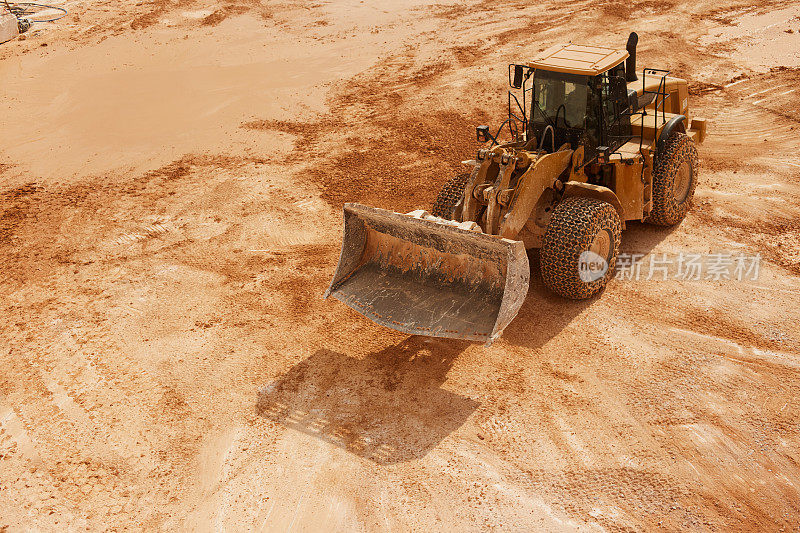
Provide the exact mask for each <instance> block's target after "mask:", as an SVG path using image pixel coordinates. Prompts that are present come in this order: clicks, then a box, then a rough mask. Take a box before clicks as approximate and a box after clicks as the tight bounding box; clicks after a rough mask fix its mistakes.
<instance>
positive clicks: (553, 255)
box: [540, 197, 622, 300]
mask: <svg viewBox="0 0 800 533" xmlns="http://www.w3.org/2000/svg"><path fill="white" fill-rule="evenodd" d="M621 235H622V225H621V224H620V221H619V215H618V214H617V210H616V209H615V208H614V206H612V205H611V204H609V203H608V202H604V201H602V200H598V199H596V198H583V197H571V198H566V199H565V200H564V201H562V202H561V203H560V204H558V205H557V206H556V208H555V210H553V215H552V217H551V218H550V222H549V223H548V225H547V230H546V232H545V236H544V244H543V246H542V250H541V254H540V258H541V270H542V279H543V280H544V284H545V285H546V286H547V288H549V289H550V290H551V291H553V292H555V293H556V294H558V295H560V296H563V297H565V298H571V299H573V300H581V299H583V298H589V297H590V296H593V295H594V294H596V293H597V292H599V291H600V290H601V289H602V288H603V287H605V286H606V283H608V280H609V279H611V276H612V275H613V272H614V266H615V264H616V261H617V253H618V252H619V244H620V238H621Z"/></svg>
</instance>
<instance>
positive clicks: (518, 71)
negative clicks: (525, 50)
mask: <svg viewBox="0 0 800 533" xmlns="http://www.w3.org/2000/svg"><path fill="white" fill-rule="evenodd" d="M524 74H525V72H524V69H523V68H522V65H514V81H513V83H512V84H511V87H513V88H514V89H519V88H520V87H522V78H523V75H524Z"/></svg>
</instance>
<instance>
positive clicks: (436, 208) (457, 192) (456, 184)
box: [431, 173, 470, 220]
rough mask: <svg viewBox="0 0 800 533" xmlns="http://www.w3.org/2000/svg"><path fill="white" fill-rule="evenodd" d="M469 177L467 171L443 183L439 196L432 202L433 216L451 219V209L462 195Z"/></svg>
mask: <svg viewBox="0 0 800 533" xmlns="http://www.w3.org/2000/svg"><path fill="white" fill-rule="evenodd" d="M469 177H470V174H469V173H465V174H459V175H458V176H456V177H454V178H451V179H450V181H448V182H447V183H445V185H444V187H442V190H441V191H440V192H439V196H437V197H436V201H435V202H433V208H432V209H431V214H432V215H433V216H436V217H441V218H446V219H448V220H452V219H453V210H454V209H455V208H456V205H457V204H458V202H460V201H461V199H462V197H463V196H464V187H466V186H467V180H468V179H469Z"/></svg>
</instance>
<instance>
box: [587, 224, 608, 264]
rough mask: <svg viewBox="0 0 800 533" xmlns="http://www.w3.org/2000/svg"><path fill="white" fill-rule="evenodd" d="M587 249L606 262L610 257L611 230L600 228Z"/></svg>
mask: <svg viewBox="0 0 800 533" xmlns="http://www.w3.org/2000/svg"><path fill="white" fill-rule="evenodd" d="M589 251H590V252H593V253H596V254H597V255H599V256H600V257H602V258H603V259H605V260H606V262H608V260H609V259H611V232H610V231H608V230H607V229H603V230H600V231H599V232H598V233H597V235H595V236H594V239H593V240H592V243H591V244H590V245H589Z"/></svg>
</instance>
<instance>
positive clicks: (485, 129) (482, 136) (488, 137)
mask: <svg viewBox="0 0 800 533" xmlns="http://www.w3.org/2000/svg"><path fill="white" fill-rule="evenodd" d="M475 132H476V133H477V134H478V142H480V143H485V142H486V141H493V140H494V137H492V134H491V133H489V126H478V127H477V128H475Z"/></svg>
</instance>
